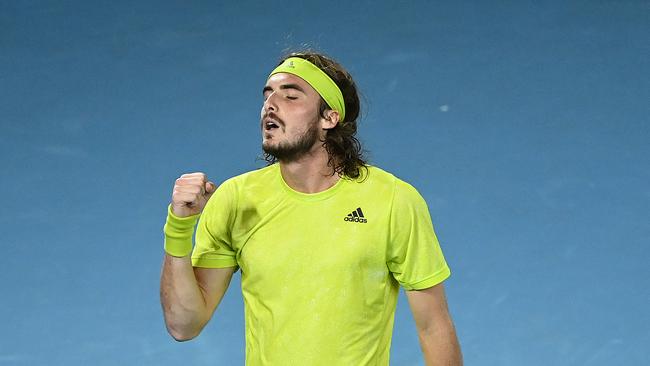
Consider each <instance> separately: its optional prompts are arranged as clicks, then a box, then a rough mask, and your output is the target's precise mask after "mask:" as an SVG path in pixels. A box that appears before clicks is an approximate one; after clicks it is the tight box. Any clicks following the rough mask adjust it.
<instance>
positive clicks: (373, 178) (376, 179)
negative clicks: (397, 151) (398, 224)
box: [356, 165, 420, 196]
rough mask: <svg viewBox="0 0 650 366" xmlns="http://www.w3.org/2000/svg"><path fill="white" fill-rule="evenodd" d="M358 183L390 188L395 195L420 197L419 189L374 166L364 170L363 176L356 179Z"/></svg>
mask: <svg viewBox="0 0 650 366" xmlns="http://www.w3.org/2000/svg"><path fill="white" fill-rule="evenodd" d="M356 181H357V182H359V183H361V184H364V183H365V184H368V185H372V186H385V187H390V188H391V189H392V191H393V194H394V195H400V196H403V195H416V196H419V195H420V194H419V193H418V191H417V189H416V188H415V187H413V186H412V185H411V184H410V183H408V182H406V181H404V180H402V179H400V178H398V177H397V176H395V175H394V174H392V173H390V172H388V171H386V170H383V169H381V168H379V167H376V166H372V165H369V166H367V167H366V169H363V173H362V175H361V176H360V177H359V178H358V179H356Z"/></svg>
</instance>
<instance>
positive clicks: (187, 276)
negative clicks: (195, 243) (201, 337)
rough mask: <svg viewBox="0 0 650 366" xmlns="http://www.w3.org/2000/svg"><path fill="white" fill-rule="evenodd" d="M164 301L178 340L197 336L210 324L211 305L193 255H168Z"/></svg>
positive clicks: (169, 325) (163, 277)
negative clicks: (200, 284)
mask: <svg viewBox="0 0 650 366" xmlns="http://www.w3.org/2000/svg"><path fill="white" fill-rule="evenodd" d="M160 301H161V304H162V308H163V314H164V317H165V324H166V326H167V330H168V331H169V333H170V334H171V335H172V337H174V339H176V340H178V341H184V340H189V339H192V338H194V337H196V336H197V335H198V334H199V332H200V331H201V329H203V326H204V325H205V324H206V323H207V317H208V315H207V313H208V309H207V305H206V302H205V297H204V295H203V291H202V290H201V288H200V286H199V285H198V282H197V280H196V277H195V275H194V270H193V268H192V263H191V261H190V257H189V256H186V257H174V256H171V255H169V254H165V259H164V262H163V268H162V275H161V278H160Z"/></svg>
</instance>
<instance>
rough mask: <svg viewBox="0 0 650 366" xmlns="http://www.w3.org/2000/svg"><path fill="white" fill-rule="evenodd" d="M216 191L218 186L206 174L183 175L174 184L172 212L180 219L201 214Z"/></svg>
mask: <svg viewBox="0 0 650 366" xmlns="http://www.w3.org/2000/svg"><path fill="white" fill-rule="evenodd" d="M216 189H217V186H216V185H215V184H214V183H212V182H210V181H209V180H208V176H207V175H205V174H204V173H200V172H199V173H190V174H183V175H181V177H180V178H178V179H176V184H174V192H173V193H172V212H173V213H174V215H176V216H178V217H187V216H192V215H196V214H199V213H201V212H202V211H203V208H204V207H205V204H206V203H207V202H208V199H210V196H212V194H213V193H214V191H215V190H216Z"/></svg>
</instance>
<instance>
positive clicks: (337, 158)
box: [264, 51, 367, 179]
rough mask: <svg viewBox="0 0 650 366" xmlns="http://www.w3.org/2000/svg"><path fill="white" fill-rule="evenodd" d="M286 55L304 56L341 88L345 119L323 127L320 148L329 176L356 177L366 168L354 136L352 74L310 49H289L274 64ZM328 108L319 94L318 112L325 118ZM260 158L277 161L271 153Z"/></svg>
mask: <svg viewBox="0 0 650 366" xmlns="http://www.w3.org/2000/svg"><path fill="white" fill-rule="evenodd" d="M289 57H300V58H303V59H306V60H307V61H309V62H311V63H312V64H314V65H316V66H317V67H318V68H320V69H321V70H323V71H324V72H325V73H326V74H327V75H328V76H329V77H330V78H332V80H334V82H335V83H336V85H337V86H338V87H339V89H341V93H342V94H343V100H344V102H345V118H344V119H343V121H339V123H338V124H337V125H336V127H334V128H332V129H330V130H327V134H326V136H325V140H324V141H322V140H321V141H322V142H323V147H325V150H327V154H328V155H329V159H328V161H327V165H328V166H331V167H332V168H333V172H332V175H334V174H335V173H336V174H338V175H339V176H346V177H349V178H355V179H356V178H359V176H360V175H361V169H363V168H366V166H367V162H366V160H365V157H364V156H363V148H362V146H361V142H359V140H358V139H357V138H356V137H355V135H356V133H357V119H358V118H359V117H360V113H361V111H360V106H361V103H360V102H359V94H358V92H357V86H356V84H355V83H354V80H353V79H352V76H350V74H349V73H348V72H347V71H346V70H345V69H344V68H343V66H341V65H340V64H339V63H338V62H336V61H334V60H333V59H331V58H330V57H328V56H326V55H323V54H322V53H317V52H314V51H303V52H291V53H289V54H287V55H285V56H283V57H282V58H281V60H280V62H279V63H278V65H280V64H282V62H284V60H286V59H288V58H289ZM328 109H330V106H328V105H327V102H325V100H324V99H323V98H322V97H321V105H320V114H321V116H323V117H325V111H327V110H328ZM264 160H266V162H267V163H268V164H269V165H270V164H273V163H276V162H277V159H276V157H275V156H273V155H271V154H269V153H266V152H265V153H264Z"/></svg>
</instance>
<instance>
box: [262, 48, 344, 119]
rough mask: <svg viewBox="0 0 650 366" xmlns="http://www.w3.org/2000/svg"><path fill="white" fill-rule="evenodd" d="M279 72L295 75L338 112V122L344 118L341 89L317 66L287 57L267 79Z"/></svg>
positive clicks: (298, 58) (297, 58)
mask: <svg viewBox="0 0 650 366" xmlns="http://www.w3.org/2000/svg"><path fill="white" fill-rule="evenodd" d="M280 72H286V73H289V74H293V75H296V76H298V77H300V78H301V79H303V80H304V81H306V82H307V83H308V84H309V85H311V86H312V88H314V89H315V90H316V91H317V92H318V94H320V96H321V97H323V99H325V102H326V103H327V105H328V106H329V107H330V108H331V109H333V110H335V111H338V112H339V115H340V118H339V121H343V119H344V118H345V101H344V100H343V93H341V89H339V87H338V86H337V85H336V83H335V82H334V80H332V78H330V77H329V76H328V75H327V74H326V73H325V72H324V71H323V70H321V69H319V68H318V66H316V65H314V64H312V63H311V62H309V61H307V60H305V59H304V58H300V57H289V58H288V59H286V60H284V62H282V63H281V64H280V66H278V67H276V68H275V69H274V70H273V71H271V73H270V74H269V77H271V75H273V74H277V73H280Z"/></svg>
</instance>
